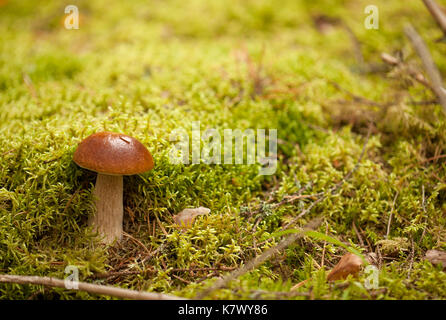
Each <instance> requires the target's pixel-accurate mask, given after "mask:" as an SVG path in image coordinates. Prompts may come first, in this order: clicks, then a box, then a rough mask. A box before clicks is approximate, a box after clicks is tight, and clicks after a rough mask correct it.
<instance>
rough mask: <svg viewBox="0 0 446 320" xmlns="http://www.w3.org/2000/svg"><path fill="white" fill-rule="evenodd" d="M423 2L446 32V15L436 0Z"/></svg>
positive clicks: (445, 32)
mask: <svg viewBox="0 0 446 320" xmlns="http://www.w3.org/2000/svg"><path fill="white" fill-rule="evenodd" d="M423 2H424V5H425V6H426V7H427V9H428V10H429V12H430V14H431V15H432V17H433V18H434V19H435V21H436V22H437V24H438V26H439V27H440V29H441V30H442V31H443V33H444V34H446V15H445V14H444V13H443V11H442V10H441V9H440V7H439V6H438V4H437V3H436V2H435V1H434V0H423Z"/></svg>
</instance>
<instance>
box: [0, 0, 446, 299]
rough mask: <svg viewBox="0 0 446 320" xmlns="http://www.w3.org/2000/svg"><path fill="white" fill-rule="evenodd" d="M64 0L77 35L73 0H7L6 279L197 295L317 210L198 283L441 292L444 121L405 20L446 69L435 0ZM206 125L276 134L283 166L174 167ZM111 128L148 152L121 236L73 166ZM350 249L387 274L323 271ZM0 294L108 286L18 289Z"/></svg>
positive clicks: (252, 291) (1, 132)
mask: <svg viewBox="0 0 446 320" xmlns="http://www.w3.org/2000/svg"><path fill="white" fill-rule="evenodd" d="M70 3H72V4H74V5H76V6H77V7H78V9H79V15H80V23H79V29H77V30H67V29H66V28H65V27H64V20H65V18H66V17H67V14H65V13H64V8H65V5H63V4H61V2H58V1H45V2H42V3H39V4H35V3H34V2H31V1H7V0H1V1H0V35H1V36H0V136H1V139H0V273H1V274H13V275H35V276H52V277H57V278H61V279H63V278H64V277H65V276H66V274H65V268H66V267H67V266H68V265H71V266H76V267H77V268H78V270H79V278H80V280H81V281H85V282H90V283H96V284H104V285H105V284H106V285H113V286H119V287H122V288H129V289H134V290H145V291H152V292H162V293H169V294H175V295H178V296H181V297H186V298H194V297H196V296H197V295H198V296H200V293H202V292H203V290H205V289H206V288H209V287H211V286H212V285H213V284H215V283H216V280H217V279H219V278H220V276H224V275H225V274H228V273H229V272H231V271H232V270H236V269H237V268H239V267H240V266H242V265H244V264H246V263H248V262H249V261H251V260H252V259H254V258H255V257H257V256H259V255H261V254H262V253H263V252H265V251H266V250H267V249H269V248H272V247H274V246H276V245H277V244H278V243H279V242H280V241H281V239H282V238H284V237H286V236H287V235H289V234H293V233H292V232H293V230H297V229H299V228H300V227H302V226H304V225H306V224H307V223H309V222H312V221H314V219H319V220H318V221H319V224H318V225H317V226H316V227H315V229H314V231H315V232H314V233H309V234H306V235H305V236H303V237H299V238H298V239H297V240H296V241H295V242H293V243H291V244H290V245H288V246H286V247H285V248H283V250H280V251H278V252H277V253H276V254H274V255H272V256H271V257H269V259H266V261H265V262H264V263H262V264H260V265H259V266H255V268H253V270H251V271H249V272H246V273H244V274H243V275H241V276H240V277H236V278H235V279H234V280H233V281H230V282H228V283H225V285H224V286H222V287H221V288H217V289H216V290H212V291H209V292H208V294H206V296H203V297H205V298H208V299H445V298H446V273H445V271H443V270H442V267H441V265H433V264H432V263H431V262H429V261H427V260H426V259H425V255H426V252H427V251H428V250H432V249H435V250H445V249H446V205H445V200H446V163H445V160H446V156H445V155H446V118H445V113H444V110H443V109H442V107H441V105H440V104H439V103H438V101H437V98H436V96H435V95H434V93H433V92H432V90H431V89H430V88H429V86H428V85H427V84H426V83H425V82H426V81H425V82H424V83H423V81H420V79H421V78H420V75H425V76H426V79H429V78H428V77H427V75H426V73H425V70H424V66H423V64H422V62H421V60H420V58H419V57H418V55H417V54H416V52H415V51H414V49H413V46H412V45H411V42H410V41H409V39H408V38H407V37H406V35H405V33H404V26H405V24H407V23H412V25H413V26H414V27H415V29H416V30H417V31H418V32H419V34H420V35H421V37H422V38H423V39H424V41H425V42H426V44H427V45H428V48H429V50H430V53H431V55H432V57H433V59H434V61H435V64H436V66H437V67H438V69H439V70H440V72H441V73H442V74H446V58H445V57H446V55H445V54H444V53H445V50H446V44H445V42H443V41H437V40H438V39H439V38H441V36H442V32H441V30H440V28H439V27H438V26H437V25H436V23H435V21H434V20H433V18H432V16H431V15H430V14H429V12H428V11H427V10H426V8H425V7H424V5H423V2H422V1H411V2H408V1H404V2H403V1H383V0H376V1H374V3H375V5H376V6H377V8H378V9H379V28H378V29H367V28H365V26H364V20H365V19H366V18H367V14H365V13H364V8H365V7H366V6H367V5H368V4H369V3H368V1H362V0H361V1H356V0H355V1H353V0H351V1H349V0H346V1H328V0H319V1H295V0H283V1H272V0H255V1H254V0H248V1H236V0H231V1H220V2H217V1H206V0H193V1H181V0H169V1H152V2H150V4H147V2H146V1H128V2H124V1H122V2H119V3H118V2H112V3H110V1H105V0H101V1H94V2H93V1H87V0H85V1H74V0H73V1H70ZM382 53H387V54H389V55H390V56H392V57H393V58H395V59H396V61H397V63H396V64H395V65H391V64H389V63H386V62H384V61H383V60H382V59H381V55H382ZM197 123H198V125H199V127H200V129H201V130H202V132H204V131H205V130H206V129H209V128H214V129H216V130H217V132H219V133H220V135H221V136H223V132H224V130H225V129H233V130H236V129H240V130H242V131H243V130H246V129H253V130H257V129H265V130H266V132H267V135H268V132H270V131H271V129H276V130H277V136H278V149H277V159H278V163H277V168H276V170H275V172H273V174H271V175H260V174H259V169H260V165H259V164H258V163H255V164H205V163H200V164H174V163H172V161H171V159H170V157H169V154H170V151H171V149H172V147H173V146H174V142H173V141H172V139H171V135H172V133H173V132H174V130H175V129H179V128H183V129H185V130H186V132H188V134H191V130H192V125H193V124H197ZM104 130H107V131H115V132H122V133H125V134H128V135H131V136H133V137H135V138H137V139H138V140H140V141H141V142H142V143H143V144H144V145H146V146H147V148H148V149H149V150H150V152H151V153H152V154H153V156H154V159H155V168H154V169H153V170H151V171H149V172H147V173H144V174H140V175H135V176H129V177H125V178H124V212H125V215H124V231H125V233H124V236H123V239H122V241H121V242H119V243H116V244H114V245H110V246H105V245H102V244H101V243H100V240H99V237H98V236H97V235H96V234H95V233H94V232H93V231H92V229H91V228H89V227H88V223H87V220H88V218H89V217H91V215H92V214H94V206H93V205H92V204H93V200H94V199H93V195H92V191H93V187H94V183H95V177H96V174H95V173H93V172H90V171H88V170H85V169H82V168H80V167H78V166H77V165H76V164H75V163H74V162H73V153H74V151H75V149H76V147H77V145H78V143H79V142H80V141H81V140H82V139H83V138H85V137H87V136H88V135H90V134H92V133H94V132H97V131H104ZM362 151H364V152H363V153H362ZM361 155H362V156H361ZM332 191H334V192H332ZM200 206H202V207H207V208H209V209H210V210H211V212H210V213H209V214H208V215H204V216H200V217H198V218H197V219H196V220H195V222H194V223H193V225H192V227H191V228H189V229H187V230H182V229H181V228H178V226H177V225H176V224H175V221H174V220H173V216H174V215H175V214H177V213H178V212H180V211H181V210H183V209H184V208H194V207H200ZM310 206H311V207H310ZM288 224H289V225H288ZM285 226H286V227H290V229H289V230H291V231H289V232H291V233H287V234H285V233H284V232H282V231H283V230H284V227H285ZM348 251H355V252H361V254H363V255H367V256H368V257H374V258H375V259H374V261H373V264H375V265H376V268H377V269H378V273H379V278H378V280H379V281H378V285H377V286H375V287H373V288H370V287H368V286H367V285H366V283H367V279H368V278H367V277H368V276H369V275H368V274H366V273H365V272H364V271H361V272H360V273H359V274H358V275H357V276H356V277H355V276H353V275H351V276H348V277H347V279H343V280H338V281H328V279H327V275H328V274H329V272H330V270H331V269H332V268H333V267H334V266H335V265H336V264H337V263H338V261H339V259H340V258H341V257H342V256H343V255H344V254H346V253H347V252H348ZM307 279H308V281H306V282H303V281H305V280H307ZM298 283H301V285H300V286H299V287H298V288H297V289H294V290H290V289H291V288H292V287H293V286H295V285H296V284H298ZM0 297H1V298H5V299H104V298H107V297H106V296H99V295H94V294H90V293H86V292H83V291H73V290H65V289H62V288H50V287H43V286H35V285H16V284H0Z"/></svg>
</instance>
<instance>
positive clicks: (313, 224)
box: [196, 219, 321, 299]
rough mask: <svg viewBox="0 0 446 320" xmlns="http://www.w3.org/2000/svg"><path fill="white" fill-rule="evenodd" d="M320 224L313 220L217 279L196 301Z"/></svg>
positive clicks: (317, 220)
mask: <svg viewBox="0 0 446 320" xmlns="http://www.w3.org/2000/svg"><path fill="white" fill-rule="evenodd" d="M320 223H321V219H313V220H311V221H310V222H309V223H308V224H307V225H305V226H304V227H303V228H302V230H301V231H299V232H297V233H292V234H290V235H289V236H287V237H285V238H284V239H282V241H280V242H279V244H278V245H276V246H274V247H272V248H269V249H268V250H266V251H265V252H263V253H262V254H261V255H259V256H257V257H255V258H254V259H252V260H250V261H248V262H247V263H246V264H245V265H244V266H242V267H240V268H239V269H236V270H235V271H233V272H231V273H230V274H228V275H227V276H225V277H223V278H220V279H218V280H217V281H216V282H215V284H214V285H212V286H211V287H209V288H207V289H205V290H203V291H201V292H199V293H198V294H197V296H196V299H203V298H205V297H207V296H208V295H210V294H211V293H212V292H214V291H215V290H218V289H221V288H223V287H225V286H226V285H227V284H228V283H229V282H231V281H232V280H235V279H236V278H238V277H240V276H242V275H244V274H245V273H247V272H249V271H251V270H253V269H255V268H257V267H258V266H260V265H261V264H262V263H264V262H265V261H266V260H268V259H269V258H271V257H272V256H273V255H275V254H276V253H278V252H279V251H281V250H283V249H285V248H286V247H288V246H289V245H291V244H292V243H294V242H295V241H296V240H297V239H299V238H301V237H303V236H304V235H305V231H307V230H313V229H315V228H317V227H318V226H319V225H320Z"/></svg>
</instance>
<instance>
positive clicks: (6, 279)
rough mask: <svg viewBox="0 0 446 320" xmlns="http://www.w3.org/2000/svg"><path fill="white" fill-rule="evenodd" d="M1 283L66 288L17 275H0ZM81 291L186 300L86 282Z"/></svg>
mask: <svg viewBox="0 0 446 320" xmlns="http://www.w3.org/2000/svg"><path fill="white" fill-rule="evenodd" d="M0 282H2V283H18V284H33V285H43V286H48V287H58V288H65V289H66V286H65V281H64V280H61V279H57V278H52V277H38V276H17V275H7V274H3V275H0ZM77 284H78V289H77V290H79V291H85V292H89V293H93V294H99V295H106V296H113V297H117V298H122V299H136V300H184V298H180V297H177V296H173V295H168V294H163V293H154V292H142V291H135V290H129V289H122V288H117V287H113V286H104V285H98V284H91V283H86V282H77Z"/></svg>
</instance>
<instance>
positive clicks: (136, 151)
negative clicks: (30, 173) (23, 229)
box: [73, 132, 154, 244]
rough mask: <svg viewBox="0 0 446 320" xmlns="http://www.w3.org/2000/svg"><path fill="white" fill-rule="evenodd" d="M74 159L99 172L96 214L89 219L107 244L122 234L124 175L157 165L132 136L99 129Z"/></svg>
mask: <svg viewBox="0 0 446 320" xmlns="http://www.w3.org/2000/svg"><path fill="white" fill-rule="evenodd" d="M73 160H74V162H75V163H76V164H77V165H78V166H80V167H82V168H85V169H88V170H91V171H95V172H97V173H98V175H97V178H96V185H95V189H94V196H95V204H96V214H95V215H94V216H93V218H92V219H91V221H90V225H91V226H93V229H94V230H96V231H97V232H99V234H101V235H102V236H103V241H104V242H105V243H107V244H110V243H112V242H113V241H114V240H120V239H121V237H122V218H123V213H124V210H123V198H122V194H123V176H124V175H133V174H138V173H143V172H146V171H148V170H151V169H152V168H153V167H154V162H153V157H152V155H151V154H150V152H149V151H148V150H147V149H146V147H145V146H144V145H143V144H142V143H141V142H139V141H138V140H136V139H135V138H132V137H130V136H127V135H124V134H120V133H115V132H98V133H94V134H92V135H90V136H88V137H87V138H85V139H84V140H83V141H82V142H81V143H80V144H79V146H78V147H77V149H76V151H75V152H74V156H73Z"/></svg>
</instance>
